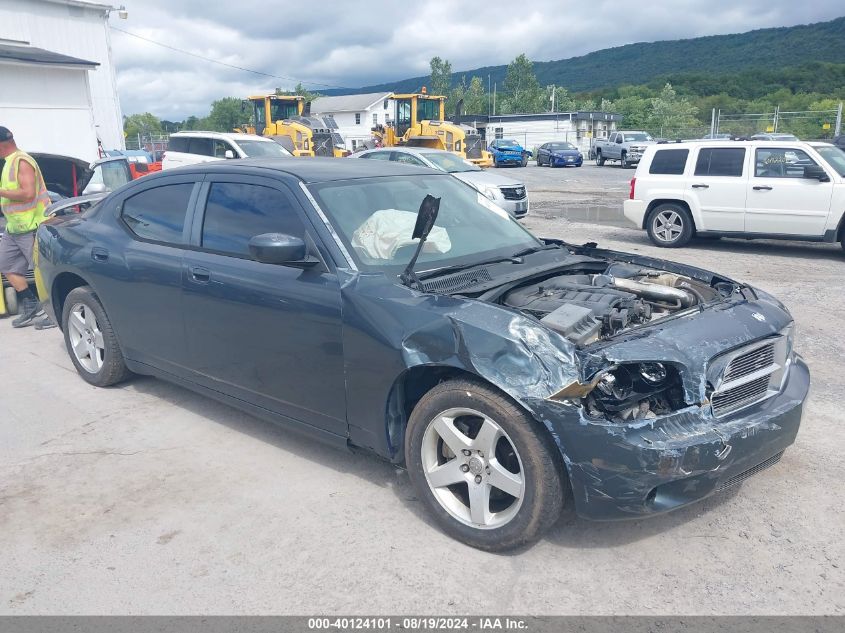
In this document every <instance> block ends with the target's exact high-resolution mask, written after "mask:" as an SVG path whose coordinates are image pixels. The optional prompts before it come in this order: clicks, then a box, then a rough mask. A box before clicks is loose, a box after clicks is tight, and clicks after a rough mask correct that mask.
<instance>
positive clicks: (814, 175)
mask: <svg viewBox="0 0 845 633" xmlns="http://www.w3.org/2000/svg"><path fill="white" fill-rule="evenodd" d="M804 178H810V179H811V180H818V181H819V182H829V181H830V177H829V176H828V175H827V173H826V172H825V170H824V169H823V168H822V167H821V165H805V166H804Z"/></svg>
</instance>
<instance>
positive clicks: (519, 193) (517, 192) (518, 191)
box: [499, 187, 525, 200]
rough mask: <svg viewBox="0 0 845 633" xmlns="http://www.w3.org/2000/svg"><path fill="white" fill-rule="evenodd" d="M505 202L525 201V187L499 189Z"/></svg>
mask: <svg viewBox="0 0 845 633" xmlns="http://www.w3.org/2000/svg"><path fill="white" fill-rule="evenodd" d="M499 189H500V190H501V192H502V195H503V196H504V197H505V200H524V199H525V187H499Z"/></svg>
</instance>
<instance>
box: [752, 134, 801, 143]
mask: <svg viewBox="0 0 845 633" xmlns="http://www.w3.org/2000/svg"><path fill="white" fill-rule="evenodd" d="M748 140H749V141H797V140H798V137H797V136H795V135H794V134H772V133H771V132H758V133H757V134H753V135H751V136H750V137H748Z"/></svg>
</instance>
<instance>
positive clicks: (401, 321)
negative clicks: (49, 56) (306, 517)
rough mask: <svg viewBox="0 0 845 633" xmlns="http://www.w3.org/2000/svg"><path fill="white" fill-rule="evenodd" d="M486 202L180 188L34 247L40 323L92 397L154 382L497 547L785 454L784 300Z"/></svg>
mask: <svg viewBox="0 0 845 633" xmlns="http://www.w3.org/2000/svg"><path fill="white" fill-rule="evenodd" d="M485 201H486V198H484V197H483V196H478V195H477V194H476V193H475V192H474V191H473V190H471V189H470V188H468V187H466V186H465V185H464V184H463V183H460V182H458V180H457V179H456V178H453V177H451V176H449V175H447V174H445V173H438V172H435V171H432V170H430V169H428V168H420V167H414V166H409V165H400V164H397V163H396V162H391V161H382V160H345V161H343V160H337V159H320V158H316V159H310V160H301V161H293V160H260V159H259V160H256V161H243V162H242V161H226V162H217V163H213V164H203V165H195V166H193V167H186V168H184V169H182V170H179V171H178V172H176V171H174V172H167V171H165V172H161V173H159V174H153V175H151V176H149V177H147V178H142V179H140V180H136V181H134V182H132V183H131V184H129V185H127V186H126V187H124V188H122V189H121V190H119V191H117V192H115V193H112V194H110V195H109V196H108V197H107V198H106V199H105V200H103V201H102V202H101V203H100V204H99V205H97V206H96V207H95V208H94V209H92V210H91V211H89V212H88V213H86V214H82V215H75V216H71V217H66V218H56V219H53V220H49V221H48V222H47V223H45V224H42V225H41V227H39V229H38V232H37V248H38V254H39V267H40V274H41V276H42V278H43V280H44V285H45V288H46V289H47V293H48V295H49V300H48V302H47V303H46V304H45V307H46V310H47V311H48V313H49V314H50V315H51V316H53V317H55V318H56V319H57V322H58V323H59V324H60V327H61V328H62V331H63V333H64V339H65V344H66V347H67V351H68V354H69V356H70V359H71V361H72V363H73V365H74V367H75V368H76V370H77V371H78V373H79V375H80V376H81V377H82V378H83V379H84V380H85V381H87V382H88V383H90V384H93V385H97V386H107V385H113V384H117V383H119V382H121V381H123V380H126V379H128V378H129V377H130V375H131V373H132V372H134V373H138V374H147V375H153V376H159V377H161V378H163V379H165V380H171V381H174V382H176V383H178V384H180V385H183V386H185V387H188V388H191V389H193V390H196V391H198V392H200V393H202V394H206V395H208V396H211V397H213V398H217V399H219V400H221V401H223V402H226V403H229V404H230V405H232V406H235V407H238V408H241V409H243V410H244V411H247V412H250V413H252V414H254V415H257V416H259V417H262V418H265V419H268V420H271V421H273V422H277V423H279V424H282V425H284V426H286V427H288V428H291V429H295V430H297V431H299V432H301V433H304V434H306V435H310V436H312V437H316V438H319V439H321V440H322V441H324V442H328V443H331V444H334V445H336V446H338V447H340V448H344V449H347V448H356V449H362V450H366V451H371V452H373V453H375V454H377V455H379V456H381V457H382V458H384V459H386V460H389V461H391V462H393V463H395V464H397V465H402V466H404V467H405V468H406V469H407V471H408V474H409V476H410V480H411V483H412V485H413V486H414V489H415V493H416V495H417V496H418V498H419V499H420V500H421V502H422V503H423V504H424V506H425V507H426V508H427V509H428V511H429V512H430V513H431V515H432V516H433V517H434V519H435V520H436V521H437V522H438V523H439V524H440V525H441V527H442V528H443V529H444V530H445V531H446V532H448V533H449V534H451V535H452V536H453V537H455V538H457V539H459V540H461V541H463V542H465V543H468V544H470V545H472V546H475V547H479V548H482V549H485V550H491V551H497V550H503V549H508V548H513V547H517V546H519V545H522V544H524V543H527V542H530V541H531V540H533V539H535V538H537V537H539V536H540V535H541V534H542V533H543V531H544V530H546V529H547V528H549V527H550V526H551V525H552V524H554V523H555V521H556V520H557V518H558V516H559V514H560V512H561V508H562V505H563V503H564V500H565V499H569V498H571V499H574V505H575V510H576V511H577V512H578V513H580V514H581V515H582V516H584V517H589V518H594V519H619V518H634V517H640V518H641V517H647V516H650V515H654V514H658V513H661V512H665V511H668V510H672V509H674V508H679V507H682V506H685V505H687V504H689V503H692V502H695V501H698V500H700V499H703V498H705V497H708V496H710V495H711V494H714V493H717V492H719V491H722V490H725V489H727V488H729V487H731V486H734V485H736V484H738V483H740V482H741V481H743V480H744V479H745V478H746V477H748V476H751V475H753V474H755V473H759V472H760V471H762V470H763V469H764V468H766V467H768V466H770V465H772V464H774V463H775V462H777V461H778V459H780V456H781V455H782V454H783V451H784V449H786V448H787V447H788V446H789V445H790V444H792V443H793V441H794V439H795V436H796V433H797V432H798V427H799V424H800V418H801V411H802V407H803V402H804V400H805V398H806V395H807V390H808V388H809V372H808V369H807V366H806V365H805V364H804V362H803V360H802V359H801V357H800V356H798V355H797V354H796V353H795V352H794V351H793V334H792V331H793V329H792V328H793V321H792V317H791V316H790V315H789V313H788V312H787V311H786V308H785V307H784V306H783V305H782V304H781V303H780V302H779V301H777V300H776V299H774V298H773V297H771V296H770V295H768V294H766V293H765V292H763V291H761V290H757V289H755V288H752V287H750V286H748V285H746V284H744V283H741V282H738V281H733V280H731V279H729V278H728V277H726V276H723V275H719V274H716V273H711V272H707V271H704V270H701V269H698V268H693V267H690V266H686V265H683V264H677V263H673V262H669V261H665V260H661V259H654V258H649V257H644V256H642V255H636V254H625V253H616V252H612V251H606V250H602V249H599V248H597V247H595V245H594V244H587V245H584V246H573V245H569V244H565V243H563V242H561V241H559V240H548V239H547V240H540V239H537V238H536V237H534V236H533V235H531V234H530V233H529V232H528V231H527V230H525V229H524V228H523V227H522V226H521V225H520V224H519V223H518V222H516V221H515V220H514V219H513V218H512V217H511V216H509V215H508V214H507V213H504V212H502V211H498V212H493V213H491V209H495V207H494V206H492V205H490V204H487V203H486V202H485ZM128 467H130V468H131V467H132V466H131V464H130V465H128ZM286 485H297V482H296V481H295V480H289V481H287V482H286ZM395 505H396V506H397V507H399V506H400V504H398V503H397V504H395ZM377 511H378V510H373V513H376V512H377ZM382 511H386V509H383V510H382ZM361 520H363V519H361ZM368 520H369V519H368ZM373 520H377V519H373Z"/></svg>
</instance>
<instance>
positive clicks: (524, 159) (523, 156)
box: [519, 154, 528, 167]
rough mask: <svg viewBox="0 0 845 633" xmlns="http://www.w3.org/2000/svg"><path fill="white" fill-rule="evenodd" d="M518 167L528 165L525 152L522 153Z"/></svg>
mask: <svg viewBox="0 0 845 633" xmlns="http://www.w3.org/2000/svg"><path fill="white" fill-rule="evenodd" d="M519 166H520V167H527V166H528V156H526V155H525V154H523V155H522V162H521V163H520V164H519Z"/></svg>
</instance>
